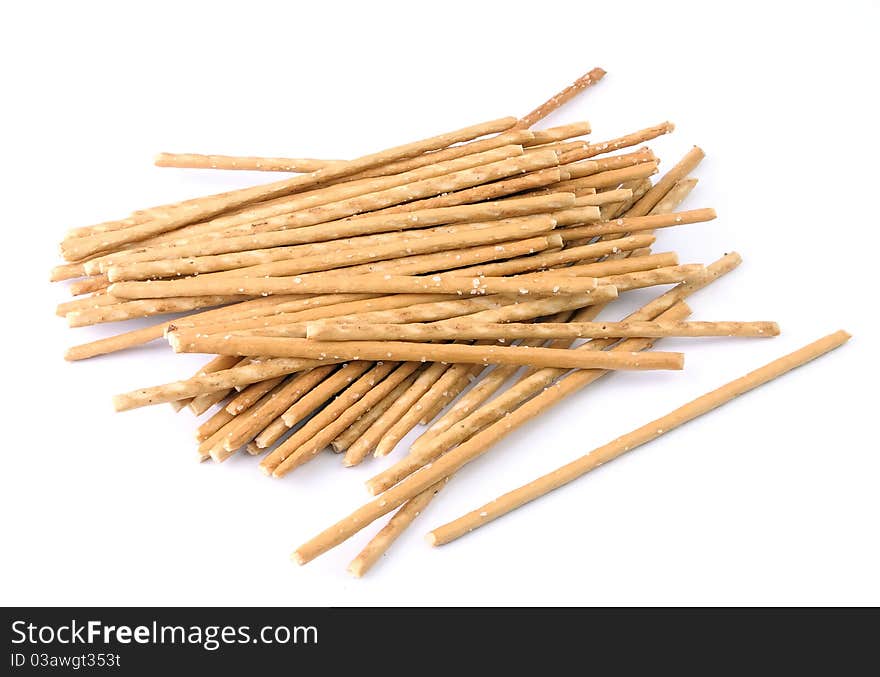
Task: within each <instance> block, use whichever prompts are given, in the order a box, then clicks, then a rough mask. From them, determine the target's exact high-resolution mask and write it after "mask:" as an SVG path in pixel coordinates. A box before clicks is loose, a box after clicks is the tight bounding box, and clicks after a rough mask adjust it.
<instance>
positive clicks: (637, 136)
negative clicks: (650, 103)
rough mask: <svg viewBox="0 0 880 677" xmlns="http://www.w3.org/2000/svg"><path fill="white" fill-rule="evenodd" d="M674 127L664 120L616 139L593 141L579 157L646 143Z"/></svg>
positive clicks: (611, 151) (588, 156) (587, 156)
mask: <svg viewBox="0 0 880 677" xmlns="http://www.w3.org/2000/svg"><path fill="white" fill-rule="evenodd" d="M674 129H675V125H673V124H672V123H671V122H662V123H660V124H659V125H655V126H653V127H647V128H645V129H640V130H639V131H637V132H633V133H631V134H625V135H624V136H620V137H617V138H616V139H609V140H608V141H600V142H599V143H591V144H589V145H588V146H587V148H586V149H584V151H583V152H582V153H579V154H578V156H579V157H578V158H577V159H578V160H586V159H588V158H591V157H595V156H597V155H604V154H605V153H613V152H614V151H616V150H620V149H621V148H630V147H632V146H638V145H639V144H640V143H645V142H646V141H650V140H651V139H656V138H657V137H658V136H663V135H664V134H669V133H671V132H672V131H673V130H674ZM568 162H574V160H568Z"/></svg>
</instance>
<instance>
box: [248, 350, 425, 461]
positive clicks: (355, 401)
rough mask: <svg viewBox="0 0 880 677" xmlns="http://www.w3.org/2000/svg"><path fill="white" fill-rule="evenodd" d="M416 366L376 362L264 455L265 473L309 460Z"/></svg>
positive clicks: (416, 367)
mask: <svg viewBox="0 0 880 677" xmlns="http://www.w3.org/2000/svg"><path fill="white" fill-rule="evenodd" d="M416 369H418V365H417V364H408V365H400V367H397V365H395V364H390V363H380V364H377V365H376V366H374V367H373V368H372V369H371V370H370V371H369V372H368V373H367V374H365V375H364V376H363V377H362V378H361V379H359V380H358V381H357V382H356V383H354V384H353V385H352V386H351V387H350V388H349V389H348V390H346V391H345V392H344V393H343V394H342V395H341V396H340V397H339V398H337V399H336V400H335V401H334V402H333V403H331V404H330V405H328V406H327V407H326V408H325V409H324V410H323V411H322V412H321V413H320V414H318V415H316V416H315V417H314V418H313V419H311V420H310V421H309V422H308V423H306V424H305V425H304V426H303V427H302V428H300V429H299V430H298V431H296V432H295V433H294V434H293V435H291V436H290V437H289V438H287V439H286V440H285V441H284V442H283V443H282V444H281V445H279V446H278V447H277V448H276V449H275V450H274V451H273V452H271V453H270V454H269V455H268V456H266V458H264V459H263V460H262V461H261V462H260V469H261V470H262V471H263V472H265V473H267V474H272V475H273V476H275V477H281V476H283V475H284V474H286V473H287V472H289V471H291V470H293V469H294V468H296V467H298V466H299V465H301V464H302V463H305V462H306V461H308V460H310V459H311V458H313V457H314V456H315V455H317V454H318V452H320V451H321V450H322V449H324V448H326V447H327V446H328V445H329V444H330V442H332V440H333V438H334V437H336V436H337V435H339V434H340V433H341V432H342V431H343V430H345V429H346V428H347V427H348V426H349V425H351V424H352V423H354V422H355V421H356V420H357V418H358V417H359V416H361V415H362V414H363V413H365V412H366V411H367V410H368V409H369V408H370V407H372V406H374V405H375V404H378V403H379V401H381V400H382V398H384V397H385V396H386V395H387V394H388V393H389V392H390V391H391V390H393V389H394V388H395V387H396V386H397V385H398V384H399V383H400V382H401V381H403V380H404V379H406V378H407V377H408V376H409V375H410V374H412V373H413V372H414V371H415V370H416ZM392 372H393V373H392ZM389 374H390V375H389ZM377 382H378V383H379V385H378V386H377V385H376V383H377Z"/></svg>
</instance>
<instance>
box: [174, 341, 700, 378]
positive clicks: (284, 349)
mask: <svg viewBox="0 0 880 677" xmlns="http://www.w3.org/2000/svg"><path fill="white" fill-rule="evenodd" d="M168 340H169V342H170V343H171V345H172V347H173V348H174V349H175V351H176V352H207V353H212V354H215V355H241V356H244V357H247V356H257V355H269V356H272V357H294V358H302V359H303V360H304V361H306V360H312V361H321V360H328V361H329V360H336V361H348V360H374V361H375V360H393V361H395V362H428V361H431V362H450V363H467V364H522V365H529V366H534V367H558V368H566V369H626V370H650V369H682V368H683V366H684V356H683V355H682V354H681V353H659V352H657V353H646V354H644V355H641V354H638V353H633V354H624V353H620V354H611V353H580V352H578V351H571V350H557V349H553V348H524V347H521V346H505V347H497V346H472V345H458V344H442V345H431V346H430V347H428V346H426V345H425V344H421V343H406V342H404V341H311V340H309V339H299V338H285V337H280V338H279V337H273V336H228V337H227V336H212V335H209V336H202V337H193V338H192V339H191V340H189V341H187V342H186V343H182V342H181V341H180V340H179V337H178V335H177V334H176V333H174V334H169V336H168ZM309 366H311V365H309Z"/></svg>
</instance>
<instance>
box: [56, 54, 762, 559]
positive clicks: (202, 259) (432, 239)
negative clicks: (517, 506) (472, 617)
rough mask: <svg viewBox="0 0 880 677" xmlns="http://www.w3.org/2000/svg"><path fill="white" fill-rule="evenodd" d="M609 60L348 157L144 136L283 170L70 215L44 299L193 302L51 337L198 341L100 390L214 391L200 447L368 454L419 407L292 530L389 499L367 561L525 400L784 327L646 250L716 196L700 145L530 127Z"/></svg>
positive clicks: (91, 311) (222, 164) (91, 307)
mask: <svg viewBox="0 0 880 677" xmlns="http://www.w3.org/2000/svg"><path fill="white" fill-rule="evenodd" d="M603 75H604V71H602V70H601V69H594V70H593V71H591V72H590V73H588V74H587V75H585V76H583V77H582V78H580V79H579V80H577V81H576V82H575V83H574V84H573V85H571V86H570V87H568V88H566V89H565V90H563V91H562V92H560V93H559V94H557V95H555V96H554V97H552V98H551V99H549V100H548V101H547V102H546V103H544V104H542V105H541V106H539V107H538V108H537V109H535V111H533V112H532V113H530V114H529V115H527V116H525V117H524V118H521V119H517V118H515V117H507V118H501V119H499V120H492V121H489V122H484V123H481V124H476V125H473V126H470V127H466V128H464V129H459V130H456V131H452V132H448V133H445V134H441V135H439V136H435V137H431V138H428V139H424V140H422V141H416V142H413V143H408V144H405V145H402V146H397V147H394V148H390V149H388V150H384V151H381V152H378V153H374V154H371V155H366V156H363V157H360V158H357V159H355V160H348V161H342V160H327V161H322V160H315V159H298V158H257V157H229V156H217V155H211V156H202V155H171V154H163V155H161V156H159V159H158V160H157V164H159V165H162V166H173V167H202V168H205V167H211V168H216V169H228V170H235V169H247V170H262V171H281V172H293V173H296V176H293V177H292V178H284V179H282V180H280V181H275V182H272V183H268V184H263V185H258V186H256V187H251V188H244V189H240V190H233V191H229V192H226V193H220V194H216V195H211V196H207V197H201V198H195V199H191V200H187V201H184V202H179V203H174V204H168V205H162V206H158V207H153V208H150V209H146V210H142V211H138V212H134V213H133V214H131V215H130V216H129V217H127V218H124V219H121V220H118V221H110V222H105V223H100V224H97V225H93V226H89V227H85V228H77V229H74V230H72V231H70V232H69V233H68V235H67V237H65V239H64V240H63V241H62V243H61V252H62V255H63V257H64V258H65V260H66V261H67V262H66V263H65V264H63V265H60V266H58V267H56V268H55V269H54V270H53V272H52V279H53V280H73V281H72V282H71V284H70V288H71V291H72V292H73V294H74V295H75V298H74V299H73V300H71V301H68V302H65V303H62V304H60V305H59V307H58V314H59V315H62V316H64V317H66V318H67V320H68V323H69V324H70V326H72V327H81V326H87V325H94V324H99V323H106V322H115V321H120V320H127V319H132V318H143V317H152V316H159V315H163V314H168V313H188V314H185V315H183V316H181V317H177V318H175V319H173V320H167V319H162V320H161V321H159V322H157V323H156V324H154V325H152V326H149V327H146V328H143V329H138V330H135V331H129V332H125V333H121V334H117V335H113V336H110V337H108V338H105V339H101V340H98V341H93V342H90V343H86V344H83V345H78V346H74V347H73V348H71V349H70V350H69V351H68V352H67V355H66V357H67V359H69V360H81V359H85V358H89V357H93V356H97V355H102V354H107V353H111V352H116V351H120V350H127V349H132V348H136V347H137V346H140V345H143V344H145V343H148V342H150V341H154V340H159V339H162V338H163V337H164V338H166V339H167V340H168V342H169V343H170V344H171V346H172V347H173V349H174V350H175V351H176V352H191V353H206V354H211V355H214V356H215V357H214V358H213V359H211V360H210V361H209V362H208V363H207V364H205V365H204V367H203V368H202V369H201V370H199V372H198V373H196V374H195V375H193V376H191V377H189V378H186V379H184V380H181V381H177V382H174V383H168V384H164V385H159V386H152V387H146V388H141V389H138V390H134V391H132V392H129V393H125V394H122V395H118V396H116V397H115V398H114V403H115V406H116V409H117V410H120V411H121V410H126V409H132V408H135V407H141V406H145V405H150V404H158V403H171V404H172V405H173V406H174V407H175V408H176V409H177V410H181V409H184V408H189V409H190V410H192V411H193V412H194V413H195V414H197V415H200V416H201V415H203V414H206V413H208V412H211V413H210V416H208V417H207V418H206V419H205V420H204V421H203V422H202V423H201V424H200V425H199V426H198V428H197V433H196V436H197V441H198V447H197V449H198V457H199V458H200V459H201V460H207V459H213V460H214V461H216V462H222V461H224V460H226V459H228V458H229V457H230V456H231V455H232V454H234V453H236V452H238V451H239V450H242V449H244V450H246V451H247V453H250V454H253V455H261V460H260V462H259V468H260V469H261V470H262V471H263V472H264V473H265V474H267V475H269V476H271V477H276V478H277V477H282V476H284V475H286V474H288V473H290V472H291V471H292V470H295V469H296V468H297V467H299V466H300V465H302V464H304V463H306V462H308V461H309V460H311V459H313V458H315V457H316V456H317V455H318V454H319V453H321V452H323V451H325V450H327V449H332V450H333V451H335V452H337V453H339V454H342V465H344V466H354V465H357V464H360V463H362V462H363V461H365V460H366V459H367V458H368V457H370V456H371V455H372V456H373V457H384V456H386V455H388V454H390V453H392V452H393V451H395V449H397V448H398V447H399V446H400V444H399V443H400V442H401V440H403V438H404V437H405V436H407V434H408V433H409V432H410V431H412V430H413V429H415V428H416V427H417V426H419V425H420V424H421V425H429V427H428V428H427V429H426V430H424V432H423V433H422V434H421V436H419V437H418V438H417V439H416V441H415V442H414V443H413V444H412V445H411V447H410V449H409V453H407V454H405V455H402V456H401V458H399V459H398V460H397V461H396V462H395V463H393V464H392V465H390V466H388V467H386V468H384V469H383V470H381V472H378V473H377V474H376V475H375V476H374V477H373V478H372V479H370V480H369V482H368V483H367V485H368V489H369V490H370V492H372V493H373V494H380V496H379V498H377V499H376V502H374V503H371V504H368V505H367V506H365V507H364V509H362V511H361V512H359V513H357V514H356V517H355V516H353V517H352V519H350V520H347V521H344V523H341V524H345V528H337V527H336V526H335V527H333V528H332V529H331V530H328V532H325V534H322V535H321V536H320V537H319V538H318V539H315V540H313V541H311V542H310V543H307V544H306V545H305V546H303V547H301V548H300V549H298V550H297V551H296V553H295V558H296V559H297V560H298V561H300V562H305V561H308V560H309V559H311V558H312V557H314V556H316V555H317V554H320V553H321V552H323V551H325V550H326V549H328V548H329V547H332V546H333V545H335V544H336V543H338V542H341V541H342V540H344V538H347V536H348V535H351V534H352V533H354V532H355V531H357V530H359V529H360V528H362V527H363V526H366V525H367V524H369V523H370V522H372V521H374V520H375V519H377V518H378V517H379V516H381V515H384V514H387V513H388V512H390V511H391V510H393V509H394V508H397V507H398V506H400V507H399V509H398V510H397V512H396V514H395V515H394V516H393V517H392V518H391V520H390V521H389V522H388V524H387V525H386V526H385V527H384V528H383V529H382V530H381V531H380V532H379V533H378V534H377V535H376V537H375V538H374V539H373V540H372V541H371V542H370V544H369V545H368V546H367V548H366V549H365V550H364V551H363V552H361V553H360V555H358V557H357V558H356V559H355V560H354V561H353V562H352V564H351V566H350V567H349V568H350V570H351V571H352V572H353V573H354V574H355V575H358V576H360V575H362V574H363V573H364V572H365V571H366V570H367V569H369V568H370V566H372V565H373V564H374V563H375V562H376V561H377V559H378V558H379V557H380V556H381V555H382V554H383V553H384V552H385V550H386V549H387V548H388V546H389V545H390V544H391V543H392V542H393V540H394V539H395V538H396V537H397V536H398V535H399V534H400V533H401V532H402V531H403V530H404V529H405V528H406V527H407V526H408V525H409V523H410V522H412V520H413V519H415V517H416V516H417V515H418V514H419V513H420V512H421V511H422V510H423V509H424V508H425V506H426V505H427V504H428V503H429V502H430V501H431V499H432V497H433V496H434V495H435V494H436V493H437V492H438V491H439V490H440V488H441V487H442V486H443V485H444V483H445V482H446V481H447V479H448V478H449V477H450V476H451V474H452V473H453V472H455V471H456V470H457V469H458V468H460V467H461V466H462V465H464V464H465V463H467V462H468V461H469V460H471V459H473V458H475V457H476V456H478V455H480V454H482V453H484V452H485V451H486V450H487V449H488V448H489V447H490V446H491V445H492V444H493V443H494V442H495V441H497V440H498V439H500V438H501V437H502V436H504V435H506V434H507V433H509V432H510V431H511V430H513V429H514V428H516V427H517V426H519V425H521V424H522V423H523V422H525V421H526V420H529V419H530V418H532V417H534V416H535V415H536V414H537V413H539V412H540V411H542V410H543V409H546V408H547V407H548V406H550V405H552V404H554V403H555V402H557V401H559V400H561V399H562V398H563V397H565V396H566V395H568V394H570V393H573V392H574V391H576V390H579V389H580V388H582V387H584V386H586V385H587V384H589V383H592V382H594V381H596V380H598V379H599V378H600V377H601V376H603V375H605V374H606V373H608V372H609V371H614V370H618V369H625V370H643V371H645V370H653V369H681V368H682V366H683V355H682V354H681V353H671V352H661V351H654V350H651V348H653V344H654V341H655V340H656V339H657V338H661V337H666V336H691V337H701V336H743V337H771V336H774V335H776V334H778V331H779V330H778V327H777V325H776V324H775V323H773V322H728V321H725V322H695V321H688V319H687V318H688V316H689V315H690V313H691V310H690V308H689V306H688V305H687V303H686V299H687V298H688V297H689V296H690V295H691V294H692V293H694V292H695V291H697V290H699V289H701V288H702V287H705V286H706V285H708V284H711V283H713V282H714V281H715V280H716V279H718V278H719V277H720V276H722V275H724V274H726V273H727V272H729V271H731V270H732V269H733V268H735V267H736V266H737V265H738V263H739V260H740V259H739V256H738V255H736V254H727V255H725V256H723V257H722V258H721V259H719V260H718V261H715V262H714V263H710V264H709V265H702V264H699V263H686V264H681V262H679V260H678V257H677V256H676V254H675V253H674V252H659V253H657V252H654V251H653V250H652V247H653V245H654V242H655V235H654V231H656V230H658V229H662V228H667V227H673V226H679V225H685V224H696V223H701V222H706V221H710V220H712V219H713V218H715V213H714V211H713V210H712V209H705V208H704V209H693V210H687V211H680V210H679V205H680V204H681V203H682V202H683V201H684V200H685V198H686V197H687V196H688V194H689V193H690V192H691V190H692V189H693V187H694V185H695V184H696V180H695V179H693V178H690V174H691V173H692V172H693V171H694V169H695V168H696V166H697V165H698V163H699V162H700V160H701V159H702V157H703V152H702V151H701V150H700V149H699V148H694V149H693V150H691V151H690V152H688V153H687V154H686V155H685V157H683V158H682V159H681V160H680V161H679V162H678V163H676V164H675V165H674V166H672V167H671V168H670V169H669V170H668V171H667V172H666V173H665V174H663V176H662V178H660V179H659V180H657V181H656V182H654V181H652V179H651V177H652V176H653V175H654V174H656V173H657V172H658V164H659V160H658V159H657V157H656V156H655V155H654V153H653V152H652V151H651V150H650V148H648V147H639V146H640V145H641V144H644V143H646V142H648V141H650V140H651V139H654V138H656V137H659V136H661V135H663V134H667V133H669V132H671V131H672V129H673V126H672V125H671V124H670V123H663V124H659V125H656V126H652V127H648V128H646V129H642V130H639V131H636V132H633V133H631V134H626V135H625V136H622V137H618V138H613V139H610V140H606V141H601V142H591V141H587V140H584V139H583V138H582V137H584V136H585V135H587V134H589V133H590V131H591V130H590V125H589V124H588V123H586V122H575V123H572V124H566V125H562V126H558V127H552V128H549V129H544V130H535V129H533V125H535V123H537V122H538V121H540V120H541V119H543V118H544V117H546V116H547V115H549V113H551V112H553V111H554V110H556V109H557V108H558V107H560V106H561V105H562V104H564V103H565V102H566V101H567V100H569V99H571V98H572V97H573V96H575V95H576V94H577V93H579V92H580V91H582V90H583V89H585V88H587V87H589V86H590V85H592V84H594V83H595V82H597V81H598V80H599V79H601V77H602V76H603ZM618 151H621V152H618ZM661 285H674V286H672V287H671V289H668V290H666V291H665V292H664V293H662V294H660V295H659V296H657V297H656V298H655V299H654V300H653V301H651V302H649V303H647V304H646V305H644V306H642V307H641V308H639V309H638V310H636V311H635V312H633V313H630V314H629V315H628V316H627V317H625V318H623V319H622V320H620V321H597V319H596V318H597V316H598V315H599V313H600V312H602V311H603V310H604V309H605V308H606V307H607V306H609V304H611V303H612V302H613V301H614V300H615V298H617V296H618V295H620V294H623V293H625V292H627V291H629V290H633V289H641V288H646V287H653V286H661ZM611 312H612V313H613V307H612V309H611ZM583 339H588V340H587V341H586V342H582V340H583ZM468 386H471V387H470V388H468ZM465 391H466V392H465ZM449 405H452V406H449ZM383 492H384V493H383ZM385 497H387V498H385ZM371 506H372V507H371ZM364 511H365V512H364ZM480 515H483V512H481V513H480ZM486 515H488V513H486ZM353 525H359V526H357V528H355V527H354V526H353ZM337 526H338V525H337ZM467 528H472V526H468V527H467ZM467 528H466V529H467ZM352 529H354V531H353V530H352ZM466 529H465V530H466ZM432 538H433V540H434V542H435V543H439V542H445V541H446V540H449V539H448V538H447V537H446V536H442V535H441V536H437V535H436V534H434V535H433V536H432Z"/></svg>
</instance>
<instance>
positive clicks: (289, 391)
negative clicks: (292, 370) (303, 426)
mask: <svg viewBox="0 0 880 677" xmlns="http://www.w3.org/2000/svg"><path fill="white" fill-rule="evenodd" d="M335 368H336V365H325V366H323V367H316V368H315V369H311V370H310V371H307V372H304V373H302V374H299V375H297V376H295V377H291V380H290V381H289V382H288V384H289V388H287V387H285V389H284V391H283V392H282V393H281V394H280V395H279V396H278V397H276V399H275V401H274V404H276V405H277V406H278V408H279V411H278V412H277V413H275V416H274V418H273V419H272V420H270V421H265V424H264V425H263V427H262V430H258V431H257V434H256V435H255V436H254V442H252V443H251V444H252V445H253V448H252V449H248V451H249V452H250V453H251V454H259V453H261V452H262V451H263V450H264V449H265V448H267V447H271V446H272V445H273V444H274V443H275V442H276V441H277V440H278V439H279V438H280V437H281V436H282V435H284V433H286V432H287V431H288V430H289V428H288V427H287V424H286V423H284V420H283V419H282V418H281V415H282V414H283V413H284V412H285V411H287V410H288V409H289V408H290V407H292V406H293V405H294V404H296V402H297V401H298V400H299V399H300V398H302V397H305V396H306V395H307V394H308V393H310V392H312V391H313V390H314V389H315V388H316V387H317V386H318V385H319V384H321V383H322V382H323V381H324V380H325V379H326V378H327V376H329V375H330V374H331V373H332V372H333V370H334V369H335ZM294 384H295V385H294ZM274 411H275V410H274V408H273V413H274ZM248 446H249V447H250V446H251V445H248Z"/></svg>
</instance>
